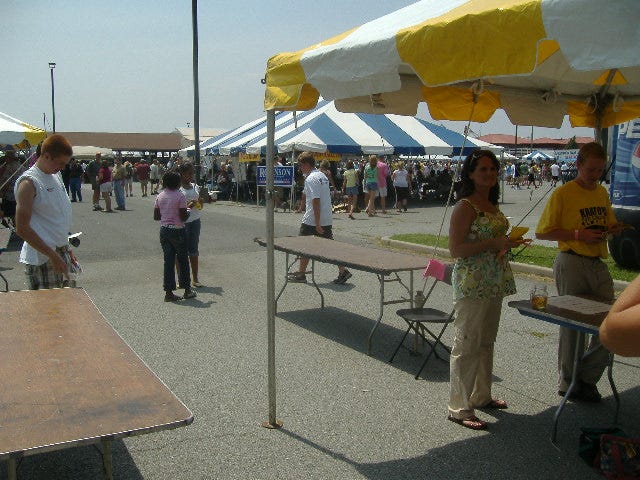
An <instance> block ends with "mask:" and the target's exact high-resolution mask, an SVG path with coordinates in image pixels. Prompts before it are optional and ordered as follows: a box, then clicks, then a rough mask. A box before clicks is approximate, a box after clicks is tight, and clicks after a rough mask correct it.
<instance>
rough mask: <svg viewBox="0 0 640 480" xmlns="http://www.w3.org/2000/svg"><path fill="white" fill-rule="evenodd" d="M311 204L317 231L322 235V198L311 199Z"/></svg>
mask: <svg viewBox="0 0 640 480" xmlns="http://www.w3.org/2000/svg"><path fill="white" fill-rule="evenodd" d="M311 205H312V206H313V219H314V220H315V222H316V232H318V233H319V234H320V235H322V234H323V233H324V228H322V225H320V199H319V198H313V199H311Z"/></svg>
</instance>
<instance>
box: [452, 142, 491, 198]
mask: <svg viewBox="0 0 640 480" xmlns="http://www.w3.org/2000/svg"><path fill="white" fill-rule="evenodd" d="M482 157H488V158H490V159H491V161H492V162H493V165H494V166H495V167H496V171H498V172H500V162H498V159H497V158H496V156H495V154H494V153H493V152H492V151H491V150H474V151H473V152H472V153H470V154H469V155H467V158H465V159H464V163H463V164H462V171H461V172H460V186H459V187H458V190H457V192H456V200H460V199H461V198H465V197H468V196H469V195H471V194H473V192H475V191H476V186H475V184H474V183H473V180H471V178H470V177H469V174H470V173H473V172H474V171H475V169H476V167H477V166H478V161H479V160H480V159H481V158H482ZM499 198H500V187H499V186H498V182H496V184H495V185H494V186H493V187H491V190H490V191H489V201H490V202H491V203H492V204H494V205H497V204H498V199H499Z"/></svg>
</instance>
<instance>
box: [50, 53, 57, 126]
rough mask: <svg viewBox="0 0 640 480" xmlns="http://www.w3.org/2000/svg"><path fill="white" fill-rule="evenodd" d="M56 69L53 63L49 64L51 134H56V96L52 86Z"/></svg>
mask: <svg viewBox="0 0 640 480" xmlns="http://www.w3.org/2000/svg"><path fill="white" fill-rule="evenodd" d="M54 68H56V64H55V63H54V62H49V70H50V71H51V110H52V113H53V133H56V94H55V89H54V86H53V70H54Z"/></svg>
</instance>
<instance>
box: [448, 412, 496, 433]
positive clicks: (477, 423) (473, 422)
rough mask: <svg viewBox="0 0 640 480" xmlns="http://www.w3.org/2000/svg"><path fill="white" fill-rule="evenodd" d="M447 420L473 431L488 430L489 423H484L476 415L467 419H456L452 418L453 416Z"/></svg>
mask: <svg viewBox="0 0 640 480" xmlns="http://www.w3.org/2000/svg"><path fill="white" fill-rule="evenodd" d="M447 420H449V421H451V422H453V423H457V424H458V425H462V426H463V427H465V428H469V429H471V430H486V429H487V422H484V421H482V420H480V419H479V418H478V417H476V416H475V415H472V416H470V417H467V418H456V417H452V416H451V415H449V416H448V417H447Z"/></svg>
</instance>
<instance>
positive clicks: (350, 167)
mask: <svg viewBox="0 0 640 480" xmlns="http://www.w3.org/2000/svg"><path fill="white" fill-rule="evenodd" d="M347 168H348V169H349V170H351V169H352V168H353V161H351V160H347Z"/></svg>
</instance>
